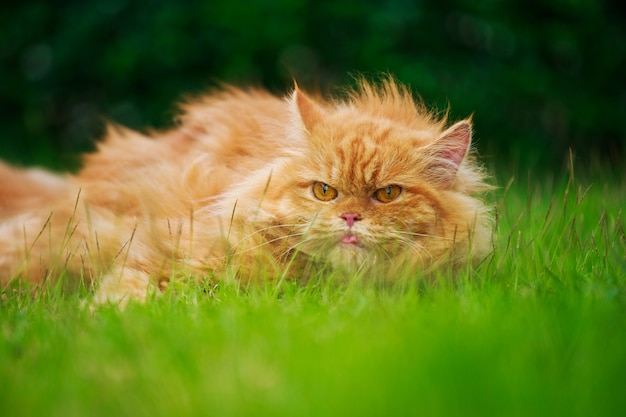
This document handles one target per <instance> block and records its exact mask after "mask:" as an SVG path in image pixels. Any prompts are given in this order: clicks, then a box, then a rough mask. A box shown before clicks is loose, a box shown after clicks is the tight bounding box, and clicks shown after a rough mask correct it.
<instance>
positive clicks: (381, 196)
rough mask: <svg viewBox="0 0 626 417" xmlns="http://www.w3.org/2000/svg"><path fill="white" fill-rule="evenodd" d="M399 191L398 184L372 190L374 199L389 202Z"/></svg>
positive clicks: (396, 196)
mask: <svg viewBox="0 0 626 417" xmlns="http://www.w3.org/2000/svg"><path fill="white" fill-rule="evenodd" d="M401 191H402V187H400V186H399V185H388V186H386V187H383V188H379V189H378V190H376V191H374V199H376V200H378V201H380V202H381V203H391V202H392V201H393V200H395V199H396V198H398V196H399V195H400V192H401Z"/></svg>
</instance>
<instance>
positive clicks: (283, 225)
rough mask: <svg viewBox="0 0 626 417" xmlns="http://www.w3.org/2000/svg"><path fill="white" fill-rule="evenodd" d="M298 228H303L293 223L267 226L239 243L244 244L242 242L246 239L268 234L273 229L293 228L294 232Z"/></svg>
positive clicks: (244, 238)
mask: <svg viewBox="0 0 626 417" xmlns="http://www.w3.org/2000/svg"><path fill="white" fill-rule="evenodd" d="M298 226H301V225H300V224H298V223H291V224H290V223H286V224H277V225H272V226H266V227H263V228H261V229H258V230H255V231H254V232H252V233H249V234H247V235H245V236H243V237H242V238H241V239H239V242H242V241H244V240H246V239H249V238H251V237H252V236H254V235H258V234H259V233H264V232H267V231H269V230H272V229H280V228H291V229H292V230H293V229H295V228H296V227H298Z"/></svg>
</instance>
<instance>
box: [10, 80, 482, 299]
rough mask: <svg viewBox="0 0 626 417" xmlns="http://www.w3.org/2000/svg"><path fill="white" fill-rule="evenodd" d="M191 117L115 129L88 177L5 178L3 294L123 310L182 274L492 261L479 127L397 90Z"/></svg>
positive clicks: (231, 102) (196, 104)
mask: <svg viewBox="0 0 626 417" xmlns="http://www.w3.org/2000/svg"><path fill="white" fill-rule="evenodd" d="M180 109H181V113H180V116H179V117H178V119H177V125H176V126H175V127H174V128H171V129H168V130H165V131H152V132H148V133H146V134H142V133H138V132H136V131H131V130H129V129H127V128H124V127H121V126H117V125H113V124H112V125H110V126H108V127H107V131H106V133H105V135H104V140H102V141H100V143H99V145H98V149H97V151H96V152H94V153H91V154H88V155H86V156H85V157H84V161H83V162H84V163H83V168H82V170H80V171H79V172H78V173H77V174H76V175H69V174H68V175H57V174H52V173H47V172H44V171H41V170H33V169H27V170H24V169H17V168H13V167H10V166H8V165H6V164H1V165H0V277H1V278H2V284H3V285H6V284H7V283H8V282H9V281H12V280H23V281H29V282H33V283H41V282H43V281H44V280H46V279H48V278H54V277H58V276H59V275H60V274H61V272H62V271H67V273H68V275H70V276H74V277H78V278H79V279H83V280H85V281H87V282H90V283H94V284H95V285H97V286H98V288H97V290H96V293H95V296H94V302H95V303H107V302H113V303H120V304H124V303H126V302H127V301H128V300H129V299H133V300H137V301H142V300H145V298H146V296H147V294H149V293H150V292H151V291H155V292H157V293H158V292H160V291H163V290H164V289H165V288H167V286H168V282H169V281H170V280H171V279H172V278H173V277H175V276H178V275H187V276H192V277H207V276H214V277H217V278H219V276H220V274H223V273H224V271H226V270H227V269H228V268H230V270H231V271H234V273H235V274H236V276H237V277H238V279H240V280H242V281H253V280H256V279H260V278H262V277H270V278H271V277H273V276H290V277H293V278H295V279H298V278H302V277H303V276H305V275H306V274H308V273H311V270H314V269H315V268H317V267H318V266H319V267H322V266H323V267H326V266H328V267H329V268H331V269H332V270H336V271H342V272H343V273H347V274H348V275H349V274H356V273H360V274H364V275H368V274H369V275H372V276H374V275H376V276H378V275H380V276H383V277H384V278H385V279H388V280H393V279H394V276H395V274H398V273H399V271H400V270H401V269H402V268H408V269H413V270H416V271H419V272H425V271H431V270H433V269H436V268H440V267H442V266H443V265H457V266H458V265H463V264H468V263H477V262H480V260H481V259H483V258H484V257H485V255H486V254H487V253H488V252H489V250H490V242H491V235H492V220H491V215H490V210H489V208H488V206H487V205H486V204H485V203H484V201H483V198H482V196H483V195H484V193H485V192H486V191H487V190H489V189H490V188H491V187H490V186H489V185H488V182H487V180H488V179H487V175H486V174H485V172H484V169H483V168H482V167H481V166H480V165H479V164H478V162H477V159H476V157H475V152H474V151H473V150H472V147H471V141H472V121H471V119H465V120H461V121H458V122H456V123H454V124H452V125H451V126H447V120H446V117H445V116H443V117H442V116H438V115H437V114H435V113H433V112H430V111H429V110H427V109H426V107H425V106H424V104H423V103H422V102H421V101H419V100H418V101H416V100H415V99H414V97H413V95H412V93H411V91H410V89H409V88H408V87H406V86H403V85H402V84H400V83H399V82H398V81H396V80H395V79H394V78H393V77H386V78H384V79H383V80H380V81H378V82H372V81H367V80H365V79H360V80H358V82H357V86H356V87H355V88H352V89H348V90H346V91H345V94H344V95H343V96H342V97H341V98H335V99H323V98H322V97H321V96H317V95H313V94H307V93H305V92H303V91H302V90H301V89H300V88H299V87H298V86H297V84H296V85H295V87H294V89H293V91H292V93H290V94H289V95H287V96H286V97H285V98H279V97H277V96H275V95H272V94H270V93H269V92H267V91H265V90H262V89H254V88H250V89H239V88H235V87H231V86H226V87H223V88H221V89H219V90H216V91H214V92H212V93H209V94H206V95H203V96H199V97H195V98H192V99H188V100H187V101H184V102H183V104H182V105H181V106H180ZM311 265H317V266H313V267H311ZM281 274H282V275H281Z"/></svg>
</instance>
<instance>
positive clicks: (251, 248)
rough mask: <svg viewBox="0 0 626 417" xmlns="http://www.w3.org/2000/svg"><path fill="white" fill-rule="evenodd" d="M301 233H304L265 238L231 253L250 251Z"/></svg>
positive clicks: (237, 253)
mask: <svg viewBox="0 0 626 417" xmlns="http://www.w3.org/2000/svg"><path fill="white" fill-rule="evenodd" d="M302 235H304V233H293V234H289V235H285V236H278V237H276V238H274V239H270V240H267V241H265V242H263V243H260V244H258V245H255V246H252V247H250V248H246V249H244V250H241V251H235V252H234V253H233V255H240V254H242V253H246V252H250V251H253V250H256V249H259V248H262V247H263V246H266V245H270V244H272V243H275V242H278V241H280V240H286V239H289V238H291V237H298V236H302Z"/></svg>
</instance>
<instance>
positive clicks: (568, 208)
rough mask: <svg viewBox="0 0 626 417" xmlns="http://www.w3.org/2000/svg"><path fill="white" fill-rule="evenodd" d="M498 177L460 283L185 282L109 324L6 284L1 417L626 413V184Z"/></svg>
mask: <svg viewBox="0 0 626 417" xmlns="http://www.w3.org/2000/svg"><path fill="white" fill-rule="evenodd" d="M498 177H499V180H500V181H499V184H500V188H499V189H498V190H497V191H495V192H494V195H493V197H492V199H493V201H494V204H495V205H496V208H497V229H496V236H495V244H494V246H495V251H494V253H493V255H492V256H490V257H489V258H488V259H486V260H485V262H483V263H482V264H481V265H480V266H479V267H478V268H477V269H476V270H467V271H461V272H460V273H459V274H458V276H456V278H454V279H452V278H451V277H449V276H440V277H439V278H438V279H437V280H436V281H434V282H431V281H429V282H425V281H424V280H421V279H419V274H416V277H415V279H413V280H409V282H408V283H404V284H402V285H398V286H395V287H389V286H388V287H380V286H374V285H371V284H366V283H361V282H352V283H347V284H346V283H335V282H332V280H328V279H326V278H327V277H318V278H317V279H314V280H312V281H311V282H310V283H309V284H307V285H296V284H293V283H289V282H278V283H268V284H259V285H256V286H252V287H248V288H241V287H239V286H238V285H237V284H236V283H233V282H224V283H221V284H220V285H218V286H210V285H206V286H203V287H187V286H185V285H184V284H181V285H178V286H173V289H172V291H171V292H169V293H167V294H166V295H165V296H164V297H161V298H158V299H155V300H152V301H150V302H148V303H147V304H145V305H130V306H129V307H128V308H127V309H126V310H125V311H119V310H118V309H116V308H102V309H100V310H98V311H96V312H95V313H90V312H89V311H88V309H84V308H81V305H82V304H81V302H82V300H83V299H84V298H85V297H89V295H88V294H86V290H84V289H82V290H79V291H78V292H72V293H68V292H65V291H61V290H59V289H56V288H49V289H48V290H47V291H45V292H38V293H34V292H33V291H32V290H29V289H24V288H20V287H19V286H13V287H11V288H7V289H5V290H4V292H3V294H2V297H1V299H0V334H1V338H0V381H1V382H0V383H1V388H0V415H1V416H20V415H27V416H30V415H32V416H35V415H36V416H44V415H45V416H59V417H61V416H63V417H68V416H99V415H102V416H123V415H129V416H185V415H206V416H257V415H259V416H263V415H268V416H269V415H271V416H368V415H371V416H391V415H398V416H408V415H423V416H432V415H441V416H455V415H481V416H486V415H494V416H509V415H518V416H538V415H546V416H555V415H561V416H591V415H593V416H609V415H615V416H618V415H619V416H621V415H624V412H625V411H624V410H626V237H625V232H624V224H625V221H624V216H626V214H624V213H623V212H622V206H623V205H624V201H626V180H624V178H623V177H615V176H613V177H612V176H610V175H608V174H607V175H600V174H596V175H590V176H587V177H585V178H577V177H575V176H574V175H573V170H570V172H569V173H564V174H562V175H561V174H559V175H553V176H550V175H540V176H538V177H535V176H533V175H531V174H527V173H524V174H523V175H516V176H515V177H513V176H511V175H510V174H506V173H504V174H499V175H498ZM509 178H510V179H509Z"/></svg>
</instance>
